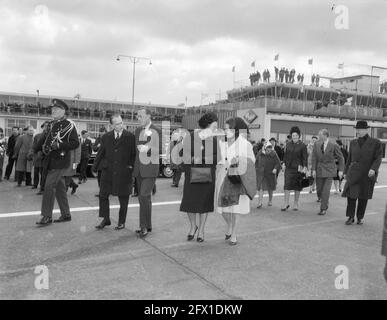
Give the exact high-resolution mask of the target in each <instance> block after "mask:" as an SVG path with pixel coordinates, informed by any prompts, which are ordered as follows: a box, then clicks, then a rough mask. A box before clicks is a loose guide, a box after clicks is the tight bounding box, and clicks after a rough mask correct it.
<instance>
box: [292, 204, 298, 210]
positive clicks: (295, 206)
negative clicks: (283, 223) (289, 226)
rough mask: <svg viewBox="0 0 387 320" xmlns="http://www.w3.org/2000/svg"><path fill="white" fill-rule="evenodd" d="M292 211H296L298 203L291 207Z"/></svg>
mask: <svg viewBox="0 0 387 320" xmlns="http://www.w3.org/2000/svg"><path fill="white" fill-rule="evenodd" d="M293 211H298V203H295V204H294V205H293Z"/></svg>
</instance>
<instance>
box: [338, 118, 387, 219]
mask: <svg viewBox="0 0 387 320" xmlns="http://www.w3.org/2000/svg"><path fill="white" fill-rule="evenodd" d="M355 129H356V135H357V138H356V139H354V140H352V141H351V143H350V145H349V154H348V159H347V163H346V165H345V168H344V175H345V178H346V180H347V181H346V183H345V186H344V191H343V194H342V196H343V197H346V198H347V212H346V215H347V217H348V220H347V221H346V224H347V225H350V224H353V223H354V222H355V210H356V202H357V211H356V216H357V224H362V223H363V222H362V220H363V218H364V214H365V211H366V208H367V202H368V200H370V199H372V194H373V191H374V186H375V182H376V179H377V176H378V171H379V167H380V164H381V162H382V144H381V142H380V140H378V139H374V138H371V137H370V136H369V126H368V124H367V121H363V120H361V121H358V122H357V124H356V127H355Z"/></svg>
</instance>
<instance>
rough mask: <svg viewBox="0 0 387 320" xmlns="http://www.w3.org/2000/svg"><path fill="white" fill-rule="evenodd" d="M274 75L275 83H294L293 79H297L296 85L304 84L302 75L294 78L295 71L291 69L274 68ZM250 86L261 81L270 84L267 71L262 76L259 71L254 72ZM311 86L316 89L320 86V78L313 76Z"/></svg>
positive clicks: (251, 75)
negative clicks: (314, 86)
mask: <svg viewBox="0 0 387 320" xmlns="http://www.w3.org/2000/svg"><path fill="white" fill-rule="evenodd" d="M274 74H275V81H278V82H283V83H294V82H295V79H297V83H298V84H303V83H304V74H301V73H299V74H297V77H296V70H295V69H291V70H290V71H289V69H288V68H284V67H282V68H281V69H278V68H277V67H274ZM249 79H250V84H251V85H254V84H259V82H260V81H261V79H262V82H263V83H265V82H266V83H268V82H270V71H269V69H265V70H264V71H263V72H262V75H261V73H260V72H259V71H256V72H254V73H251V74H250V77H249ZM311 84H312V85H316V86H317V87H318V86H319V85H320V76H319V75H315V74H313V76H312V83H311Z"/></svg>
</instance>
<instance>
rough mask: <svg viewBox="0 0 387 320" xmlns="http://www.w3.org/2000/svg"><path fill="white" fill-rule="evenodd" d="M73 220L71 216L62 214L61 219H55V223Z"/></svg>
mask: <svg viewBox="0 0 387 320" xmlns="http://www.w3.org/2000/svg"><path fill="white" fill-rule="evenodd" d="M68 221H71V216H70V215H67V216H60V217H59V219H56V220H54V223H61V222H68Z"/></svg>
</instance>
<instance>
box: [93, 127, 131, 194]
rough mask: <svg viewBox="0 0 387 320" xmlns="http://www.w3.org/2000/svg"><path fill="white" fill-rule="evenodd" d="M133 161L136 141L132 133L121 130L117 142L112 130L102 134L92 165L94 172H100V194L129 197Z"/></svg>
mask: <svg viewBox="0 0 387 320" xmlns="http://www.w3.org/2000/svg"><path fill="white" fill-rule="evenodd" d="M135 160H136V140H135V137H134V135H133V133H131V132H129V131H126V130H123V131H122V135H121V137H120V138H119V139H118V141H116V140H115V136H114V130H112V131H110V132H108V133H106V134H104V135H103V137H102V138H101V147H100V148H99V150H98V153H97V156H96V158H95V160H94V164H93V170H94V171H97V170H99V169H101V171H102V173H101V182H100V194H107V195H109V194H111V195H114V196H127V195H130V194H131V193H132V173H133V168H134V162H135Z"/></svg>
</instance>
